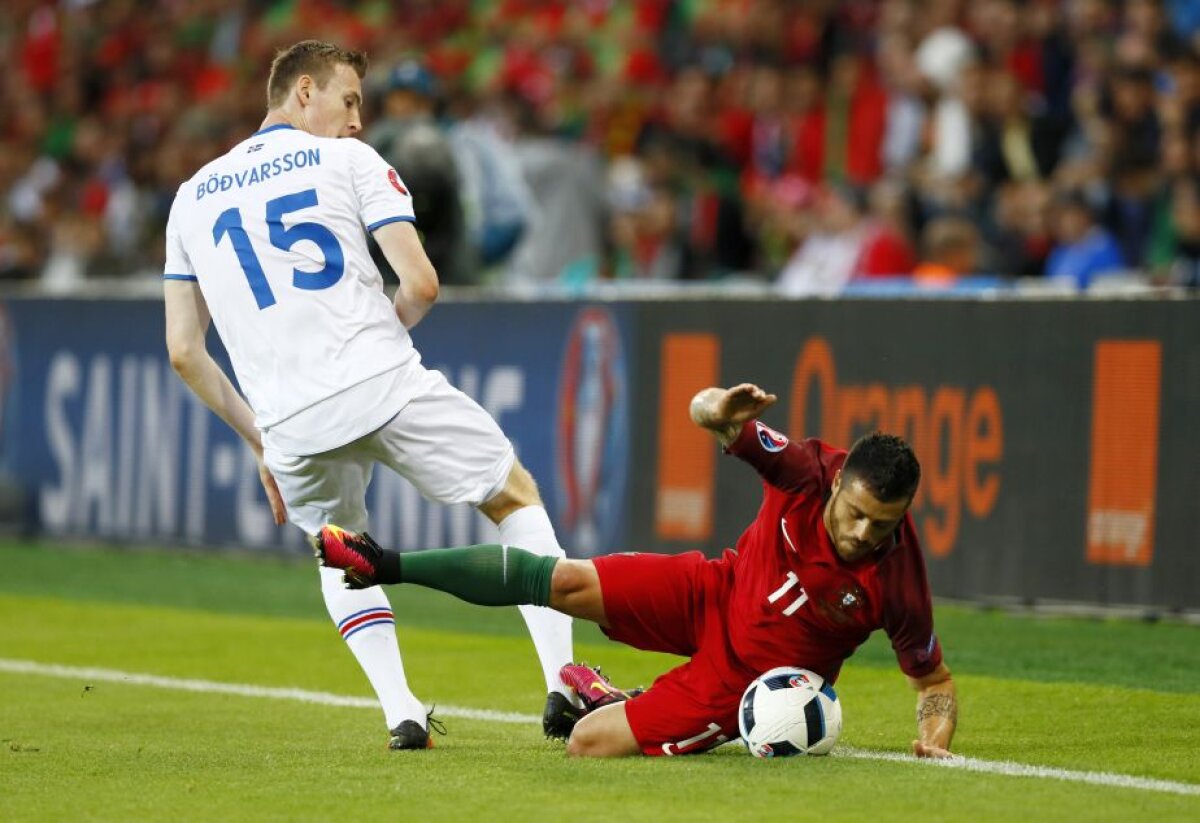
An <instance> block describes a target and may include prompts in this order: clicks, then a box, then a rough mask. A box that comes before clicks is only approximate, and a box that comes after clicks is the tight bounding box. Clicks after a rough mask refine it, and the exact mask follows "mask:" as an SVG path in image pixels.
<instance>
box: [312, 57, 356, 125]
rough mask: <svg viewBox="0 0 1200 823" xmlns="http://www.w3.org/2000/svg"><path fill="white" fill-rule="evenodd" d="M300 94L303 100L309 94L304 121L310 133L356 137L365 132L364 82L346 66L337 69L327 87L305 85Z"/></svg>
mask: <svg viewBox="0 0 1200 823" xmlns="http://www.w3.org/2000/svg"><path fill="white" fill-rule="evenodd" d="M300 93H301V96H302V98H303V96H304V95H305V94H307V95H308V96H307V105H306V106H305V107H304V118H305V125H306V126H307V127H308V128H307V131H308V132H309V133H310V134H315V135H316V136H317V137H353V136H354V135H356V134H358V133H359V132H360V131H362V111H361V109H362V81H360V80H359V79H358V75H357V74H355V72H354V69H352V68H350V67H349V66H347V65H346V64H345V63H340V64H338V66H337V68H335V69H334V70H333V75H332V76H331V77H330V78H329V81H328V82H327V83H326V84H325V88H320V87H318V86H317V84H316V83H315V82H310V83H308V84H307V87H305V84H303V83H302V86H301V89H300Z"/></svg>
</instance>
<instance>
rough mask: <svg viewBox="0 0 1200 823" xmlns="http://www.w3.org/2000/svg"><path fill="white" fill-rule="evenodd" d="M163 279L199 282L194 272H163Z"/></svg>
mask: <svg viewBox="0 0 1200 823" xmlns="http://www.w3.org/2000/svg"><path fill="white" fill-rule="evenodd" d="M163 280H187V281H190V282H192V283H198V282H200V278H199V277H197V276H196V275H194V274H164V275H163Z"/></svg>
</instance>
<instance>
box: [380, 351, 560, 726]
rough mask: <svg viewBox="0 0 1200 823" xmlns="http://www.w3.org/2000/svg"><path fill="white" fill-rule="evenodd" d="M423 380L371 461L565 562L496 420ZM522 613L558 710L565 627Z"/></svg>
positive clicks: (517, 542) (507, 538) (544, 615)
mask: <svg viewBox="0 0 1200 823" xmlns="http://www.w3.org/2000/svg"><path fill="white" fill-rule="evenodd" d="M428 374H429V384H428V386H427V387H426V389H425V390H424V391H423V392H421V393H420V394H419V395H418V396H417V397H415V398H414V399H413V400H412V401H411V402H410V403H409V404H408V405H407V406H405V408H404V409H403V410H401V412H400V413H399V414H398V415H397V416H396V417H395V418H394V419H393V420H392V421H390V422H389V423H388V424H387V425H386V426H384V427H383V428H382V429H381V430H380V431H378V432H376V433H375V435H374V438H375V441H376V443H377V445H378V455H377V459H378V460H379V461H380V462H382V463H384V464H386V465H388V466H389V467H390V468H392V469H393V470H395V471H396V472H397V473H399V474H400V475H401V476H403V477H405V478H406V479H408V480H409V481H410V482H412V484H413V485H414V486H416V487H417V489H418V490H419V491H420V492H421V493H422V494H423V495H425V496H426V497H427V498H429V499H431V500H436V501H439V502H443V503H470V504H472V505H474V506H476V507H478V508H479V509H480V511H482V512H483V513H484V514H485V515H486V516H487V517H488V518H489V519H491V520H492V522H493V523H495V524H496V526H497V528H498V529H499V532H500V539H501V541H502V542H503V543H505V544H508V545H514V546H520V547H522V548H523V549H525V550H526V551H528V552H530V553H532V554H535V555H538V556H540V557H543V558H545V559H547V560H551V561H552V560H556V559H558V558H562V557H564V556H565V553H564V552H563V550H562V548H561V547H560V546H559V545H558V540H557V539H556V537H555V535H554V528H553V526H552V525H551V523H550V518H549V516H548V515H547V514H546V510H545V508H544V507H543V506H542V503H541V498H540V497H539V496H538V493H537V486H536V484H535V483H534V481H533V478H532V477H531V476H530V475H529V472H528V471H526V470H525V469H524V467H522V466H521V465H520V464H519V463H518V462H517V460H516V456H515V454H514V452H513V449H512V444H511V443H509V441H508V439H507V438H506V437H505V436H504V433H503V432H502V431H501V430H500V427H499V426H498V425H497V424H496V422H495V420H493V419H492V418H491V416H490V415H488V414H487V412H486V411H484V410H483V409H482V408H481V407H480V406H479V405H478V404H477V403H475V402H474V401H473V400H471V399H470V398H469V397H467V396H466V395H465V394H463V393H462V392H460V391H458V390H457V389H455V388H454V387H453V386H451V385H450V384H449V383H447V382H446V380H445V378H444V377H442V376H441V375H440V374H438V373H436V372H429V373H428ZM527 602H532V601H527ZM520 611H521V615H522V617H523V618H524V619H525V622H526V624H527V625H528V627H529V632H530V635H531V637H532V639H533V643H534V648H535V649H536V651H537V654H538V660H539V662H540V664H541V668H542V674H543V678H544V680H545V684H546V690H547V692H548V693H549V694H550V695H553V694H558V695H559V697H560V698H562V699H561V700H558V701H557V705H558V706H560V707H564V701H565V702H566V703H567V704H569V701H570V700H571V695H570V692H569V689H566V688H565V687H564V686H563V684H562V683H561V681H560V680H559V679H558V670H559V669H560V668H561V667H562V666H563V665H565V664H567V663H569V662H570V661H571V656H572V645H571V620H570V618H569V617H568V616H566V615H563V614H558V613H555V612H553V611H551V610H549V609H545V608H539V607H537V606H532V605H526V606H522V608H521V610H520ZM547 702H548V704H549V703H550V702H553V701H552V700H551V699H550V698H548V701H547ZM547 732H548V733H550V732H551V730H550V729H549V727H547Z"/></svg>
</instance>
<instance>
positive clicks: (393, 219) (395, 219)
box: [367, 217, 417, 231]
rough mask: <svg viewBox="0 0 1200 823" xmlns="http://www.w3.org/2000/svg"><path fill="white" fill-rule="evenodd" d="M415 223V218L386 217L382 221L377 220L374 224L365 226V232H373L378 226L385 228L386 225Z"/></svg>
mask: <svg viewBox="0 0 1200 823" xmlns="http://www.w3.org/2000/svg"><path fill="white" fill-rule="evenodd" d="M416 222H417V218H415V217H386V218H384V219H383V220H377V221H375V222H374V223H372V224H371V225H369V226H367V231H375V229H377V228H379V227H380V226H386V225H387V224H388V223H416Z"/></svg>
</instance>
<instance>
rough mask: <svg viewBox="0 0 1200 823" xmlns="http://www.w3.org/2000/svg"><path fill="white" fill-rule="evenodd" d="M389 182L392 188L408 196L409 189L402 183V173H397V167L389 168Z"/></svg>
mask: <svg viewBox="0 0 1200 823" xmlns="http://www.w3.org/2000/svg"><path fill="white" fill-rule="evenodd" d="M388 182H389V183H391V184H392V188H394V189H395V190H396V191H398V192H400V193H401V194H403V195H404V196H405V197H408V189H406V188H404V186H403V185H402V184H401V183H400V175H398V174H396V170H395V169H388Z"/></svg>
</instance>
